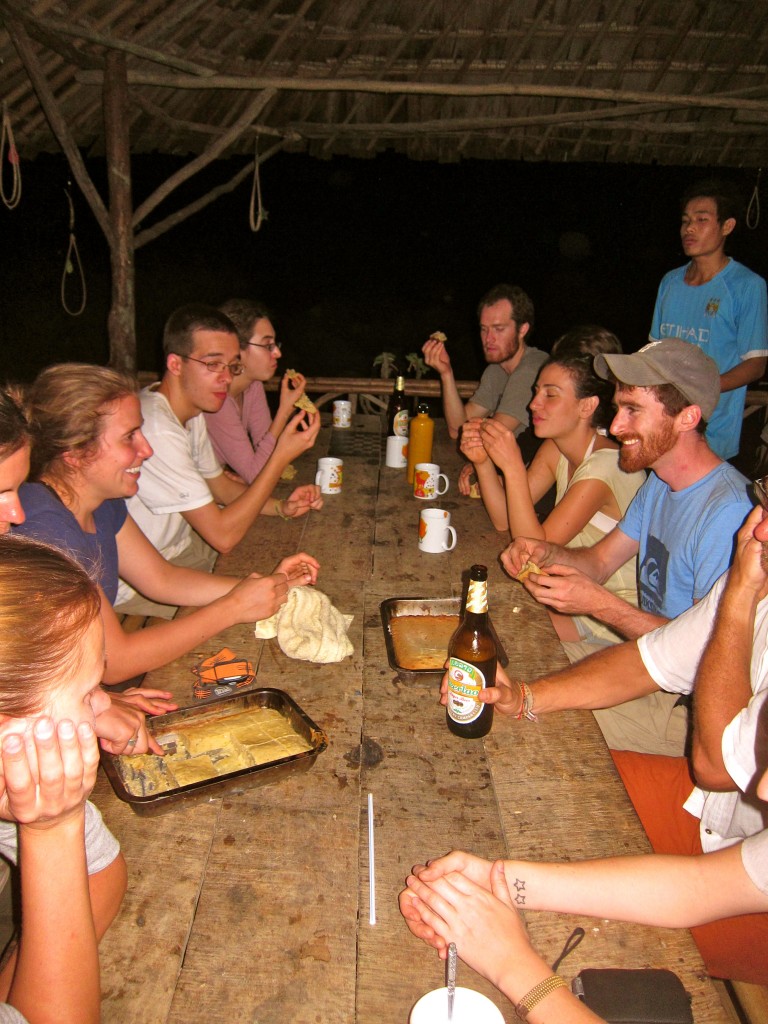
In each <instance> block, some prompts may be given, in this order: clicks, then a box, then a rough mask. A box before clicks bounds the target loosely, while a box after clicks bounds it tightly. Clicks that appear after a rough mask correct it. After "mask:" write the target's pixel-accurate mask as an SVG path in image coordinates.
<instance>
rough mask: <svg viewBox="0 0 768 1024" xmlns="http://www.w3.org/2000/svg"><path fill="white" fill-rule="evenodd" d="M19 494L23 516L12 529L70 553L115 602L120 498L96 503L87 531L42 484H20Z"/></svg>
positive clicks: (124, 514) (124, 512)
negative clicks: (93, 527)
mask: <svg viewBox="0 0 768 1024" xmlns="http://www.w3.org/2000/svg"><path fill="white" fill-rule="evenodd" d="M19 498H20V499H21V507H22V508H23V509H24V515H25V516H26V519H25V521H24V522H23V523H21V524H20V525H19V526H14V527H13V529H14V530H18V532H19V533H21V534H23V535H24V536H25V537H33V538H34V539H35V540H42V541H45V542H46V543H47V544H50V545H51V546H52V547H55V548H59V550H60V551H64V552H65V553H66V554H68V555H70V556H71V557H72V558H74V559H75V561H76V562H79V563H80V565H82V567H83V568H84V569H85V571H86V572H87V573H88V575H89V576H90V577H91V579H93V580H95V581H96V583H98V584H99V585H100V586H101V588H102V590H103V591H104V593H105V594H106V595H107V599H108V601H109V603H110V604H114V603H115V598H116V597H117V582H118V573H117V540H116V537H117V534H118V533H119V532H120V529H121V528H122V525H123V523H124V522H125V520H126V518H127V516H128V510H127V509H126V507H125V502H124V501H123V499H122V498H109V499H108V500H107V501H105V502H103V503H102V504H101V505H99V507H98V508H97V509H96V511H95V512H94V513H93V518H94V521H95V523H96V533H86V532H85V531H84V530H83V529H82V527H81V526H80V524H79V523H78V521H77V520H76V519H75V517H74V516H73V515H72V513H71V512H70V511H69V509H68V508H67V506H66V505H64V504H62V502H61V501H60V500H59V498H58V497H57V496H56V495H55V494H54V493H53V492H52V491H50V490H49V489H48V488H47V487H46V486H45V484H38V483H30V484H22V485H21V487H20V488H19Z"/></svg>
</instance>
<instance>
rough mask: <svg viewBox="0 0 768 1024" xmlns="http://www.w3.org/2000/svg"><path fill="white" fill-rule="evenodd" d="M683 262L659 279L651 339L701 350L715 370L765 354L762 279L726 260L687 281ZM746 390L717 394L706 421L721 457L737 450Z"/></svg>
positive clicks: (767, 338)
mask: <svg viewBox="0 0 768 1024" xmlns="http://www.w3.org/2000/svg"><path fill="white" fill-rule="evenodd" d="M687 269H688V266H687V265H686V266H685V267H677V269H675V270H670V272H669V273H668V274H665V275H664V277H663V278H662V279H661V284H660V285H659V292H658V295H657V296H656V306H655V308H654V310H653V322H652V323H651V333H650V335H649V337H650V339H651V341H661V340H662V339H663V338H681V339H682V340H683V341H690V342H691V343H692V344H694V345H698V347H699V348H700V349H701V350H702V352H706V354H707V355H708V356H710V357H711V358H712V359H714V361H715V362H716V363H717V366H718V369H719V370H720V373H721V374H723V373H726V372H727V371H728V370H732V369H733V368H734V366H738V365H739V363H741V362H743V361H744V360H745V359H753V358H755V357H758V356H764V355H766V354H768V302H767V301H766V287H765V281H764V280H763V278H762V277H760V276H759V275H758V274H754V273H753V272H752V271H751V270H748V269H747V267H745V266H743V265H742V264H741V263H737V262H736V261H735V260H730V261H729V262H728V263H727V264H726V265H725V266H724V267H723V269H722V270H721V271H720V273H719V274H715V276H714V277H713V278H712V280H711V281H707V283H706V284H700V285H688V284H686V283H685V272H686V270H687ZM746 393H747V389H746V386H745V387H741V388H735V389H734V390H733V391H725V392H723V394H722V395H721V396H720V401H719V402H718V403H717V408H716V409H715V411H714V413H713V414H712V416H711V418H710V421H709V423H708V425H707V441H709V446H710V448H711V449H712V451H714V452H716V454H717V455H719V456H720V458H721V459H730V458H732V457H733V456H734V455H736V454H737V453H738V451H739V438H740V437H741V421H742V419H743V416H744V398H745V396H746Z"/></svg>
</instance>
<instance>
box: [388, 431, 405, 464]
mask: <svg viewBox="0 0 768 1024" xmlns="http://www.w3.org/2000/svg"><path fill="white" fill-rule="evenodd" d="M385 461H386V464H387V465H388V466H389V467H390V468H391V469H405V467H406V466H407V465H408V438H407V437H399V436H398V435H397V434H390V436H389V437H388V438H387V457H386V460H385Z"/></svg>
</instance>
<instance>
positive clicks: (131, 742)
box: [126, 736, 139, 747]
mask: <svg viewBox="0 0 768 1024" xmlns="http://www.w3.org/2000/svg"><path fill="white" fill-rule="evenodd" d="M138 739H139V737H138V736H131V738H130V739H129V740H128V742H127V743H126V746H127V747H135V746H136V743H137V742H138Z"/></svg>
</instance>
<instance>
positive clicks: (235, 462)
mask: <svg viewBox="0 0 768 1024" xmlns="http://www.w3.org/2000/svg"><path fill="white" fill-rule="evenodd" d="M205 422H206V426H207V427H208V436H209V437H210V439H211V443H212V444H213V450H214V451H215V452H216V455H217V456H218V458H219V459H220V460H221V462H223V463H226V465H228V466H229V467H230V468H231V469H234V471H235V472H236V473H238V474H239V475H240V476H241V477H242V478H243V480H245V482H246V483H247V484H250V483H252V482H253V480H254V479H255V478H256V476H258V474H259V473H260V472H261V470H262V469H263V468H264V464H265V463H266V461H267V459H268V458H269V456H270V455H271V454H272V452H273V451H274V450H275V443H276V438H275V437H273V435H272V434H269V433H268V430H269V427H270V424H271V423H272V417H271V416H270V413H269V406H268V405H267V396H266V393H265V391H264V385H263V384H262V383H261V381H260V380H255V381H253V383H252V384H249V385H248V387H247V388H246V389H245V391H244V392H243V410H242V412H241V411H240V409H239V408H238V405H237V402H236V401H235V400H234V398H232V397H231V396H229V395H228V396H227V399H226V401H225V402H224V405H222V407H221V409H219V411H218V412H207V413H205Z"/></svg>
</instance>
